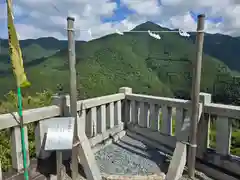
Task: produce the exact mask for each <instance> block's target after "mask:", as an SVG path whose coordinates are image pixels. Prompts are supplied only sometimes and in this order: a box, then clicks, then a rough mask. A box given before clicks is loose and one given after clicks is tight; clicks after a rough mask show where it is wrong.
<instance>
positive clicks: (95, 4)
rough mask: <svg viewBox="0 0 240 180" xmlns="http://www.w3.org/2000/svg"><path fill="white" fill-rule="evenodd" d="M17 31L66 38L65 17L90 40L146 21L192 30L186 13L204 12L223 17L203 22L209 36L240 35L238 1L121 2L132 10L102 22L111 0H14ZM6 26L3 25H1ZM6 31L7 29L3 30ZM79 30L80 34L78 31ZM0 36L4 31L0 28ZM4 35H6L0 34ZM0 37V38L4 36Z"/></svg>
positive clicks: (1, 12) (2, 14) (0, 11)
mask: <svg viewBox="0 0 240 180" xmlns="http://www.w3.org/2000/svg"><path fill="white" fill-rule="evenodd" d="M13 2H14V3H15V4H14V6H15V7H14V15H15V17H16V18H15V23H16V26H17V30H18V32H19V34H20V37H21V39H25V38H37V37H41V36H54V37H56V38H61V39H66V17H67V16H68V15H72V16H74V17H75V27H76V37H77V39H81V40H89V39H91V37H90V35H89V34H88V32H87V30H88V29H91V32H92V36H93V38H98V37H101V36H103V35H106V34H109V33H114V32H115V29H116V28H118V29H119V30H120V31H125V30H130V29H132V28H133V27H135V26H136V25H138V24H140V23H143V22H145V21H147V20H150V21H155V22H157V23H158V24H160V25H164V26H167V27H169V28H181V29H183V30H186V31H187V30H190V31H194V30H195V29H196V22H195V21H194V20H193V19H192V17H191V15H190V14H189V11H190V10H191V11H194V12H196V13H198V12H204V13H206V15H207V16H209V17H212V18H216V17H220V16H221V17H222V18H223V22H221V23H217V24H216V23H213V22H212V21H210V20H207V21H206V26H205V27H206V30H207V32H210V33H217V32H219V33H225V34H230V35H234V36H239V35H240V31H239V29H240V3H239V1H237V0H221V1H219V0H201V1H200V0H161V1H159V0H121V5H124V6H126V7H128V9H130V10H132V11H134V12H135V13H134V14H130V15H128V16H127V17H126V19H124V20H121V21H119V22H105V23H103V22H102V20H101V19H102V18H103V17H108V18H109V17H111V16H112V15H113V14H114V11H115V10H116V8H117V4H116V2H115V1H114V0H61V1H60V0H41V1H39V0H18V1H13ZM160 2H161V4H160ZM5 6H6V5H3V4H0V23H2V22H3V19H4V18H5V21H6V8H5ZM2 24H5V25H6V23H2ZM5 28H6V29H7V27H5ZM80 29H81V30H82V31H80ZM0 32H1V33H2V32H3V30H2V29H0ZM3 34H6V33H3ZM3 34H0V35H3Z"/></svg>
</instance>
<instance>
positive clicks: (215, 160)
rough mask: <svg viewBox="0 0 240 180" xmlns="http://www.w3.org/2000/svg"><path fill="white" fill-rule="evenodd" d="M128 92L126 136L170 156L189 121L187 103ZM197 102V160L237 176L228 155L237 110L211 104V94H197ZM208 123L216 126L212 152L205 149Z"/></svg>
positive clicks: (239, 163) (236, 163)
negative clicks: (139, 139) (156, 147)
mask: <svg viewBox="0 0 240 180" xmlns="http://www.w3.org/2000/svg"><path fill="white" fill-rule="evenodd" d="M129 92H130V93H128V94H126V100H125V122H126V124H128V130H129V132H128V134H129V135H131V136H138V135H141V138H142V139H145V141H146V142H149V144H152V145H154V146H158V147H159V148H160V149H162V150H163V151H165V152H166V153H169V154H172V153H173V150H174V148H175V145H176V141H177V140H178V139H179V137H180V133H181V128H182V125H183V121H184V120H186V119H188V120H189V118H190V117H189V115H190V111H191V101H189V100H182V99H175V98H166V97H154V96H148V95H140V94H133V93H131V91H129ZM200 100H201V101H200V103H199V104H200V107H202V112H203V113H202V115H201V118H200V119H199V124H198V136H197V137H198V147H197V157H198V158H199V159H201V160H202V161H204V162H206V163H209V164H212V165H215V166H217V167H220V168H223V169H225V170H226V171H229V172H230V173H233V174H237V175H240V171H239V169H240V157H237V156H234V155H232V154H231V153H230V147H231V133H232V119H235V121H238V120H239V119H240V107H239V106H230V105H223V104H215V103H211V94H207V93H201V94H200ZM211 120H214V121H215V123H216V128H215V131H216V142H215V143H216V147H215V149H212V148H210V146H209V145H210V141H209V136H210V121H211ZM188 133H189V132H188ZM186 137H187V136H186ZM181 140H182V139H181ZM185 141H188V139H185ZM155 142H156V143H155ZM157 143H158V144H161V146H159V145H157Z"/></svg>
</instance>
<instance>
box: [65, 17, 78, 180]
mask: <svg viewBox="0 0 240 180" xmlns="http://www.w3.org/2000/svg"><path fill="white" fill-rule="evenodd" d="M73 28H74V18H72V17H68V18H67V32H68V59H69V70H70V114H71V116H72V117H74V118H75V125H74V135H73V143H74V144H75V143H76V141H77V139H78V138H77V82H76V81H77V80H76V69H75V65H76V55H75V40H74V29H73ZM77 157H78V148H77V147H73V149H72V179H73V180H76V179H77V177H78V158H77Z"/></svg>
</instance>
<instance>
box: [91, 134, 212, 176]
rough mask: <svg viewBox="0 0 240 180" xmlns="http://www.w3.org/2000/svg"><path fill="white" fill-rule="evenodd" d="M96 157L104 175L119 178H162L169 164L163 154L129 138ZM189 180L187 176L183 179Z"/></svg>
mask: <svg viewBox="0 0 240 180" xmlns="http://www.w3.org/2000/svg"><path fill="white" fill-rule="evenodd" d="M95 157H96V160H97V163H98V165H99V168H100V170H101V172H102V173H104V174H109V175H119V176H121V175H124V176H126V175H127V176H128V175H129V176H130V175H135V176H136V175H138V176H155V175H158V176H161V177H162V175H163V174H164V173H166V172H167V168H168V163H169V160H168V158H167V157H166V156H165V155H164V154H163V153H162V152H160V151H158V150H157V149H155V148H151V147H149V146H147V145H146V144H144V143H142V142H140V141H137V140H135V139H132V138H131V137H128V136H124V137H123V138H122V139H121V140H120V141H119V142H116V143H113V144H111V145H108V146H107V147H105V148H104V149H102V150H100V151H98V152H97V153H96V154H95ZM196 175H197V178H196V179H199V180H212V179H211V178H209V177H207V176H206V175H204V174H203V173H200V172H196ZM146 179H147V178H146ZM187 179H188V178H187V176H185V175H184V176H183V177H182V178H181V180H187Z"/></svg>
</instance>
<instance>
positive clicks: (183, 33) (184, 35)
mask: <svg viewBox="0 0 240 180" xmlns="http://www.w3.org/2000/svg"><path fill="white" fill-rule="evenodd" d="M178 32H179V35H180V36H183V37H190V34H188V33H187V32H184V31H182V30H181V29H179V31H178Z"/></svg>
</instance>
